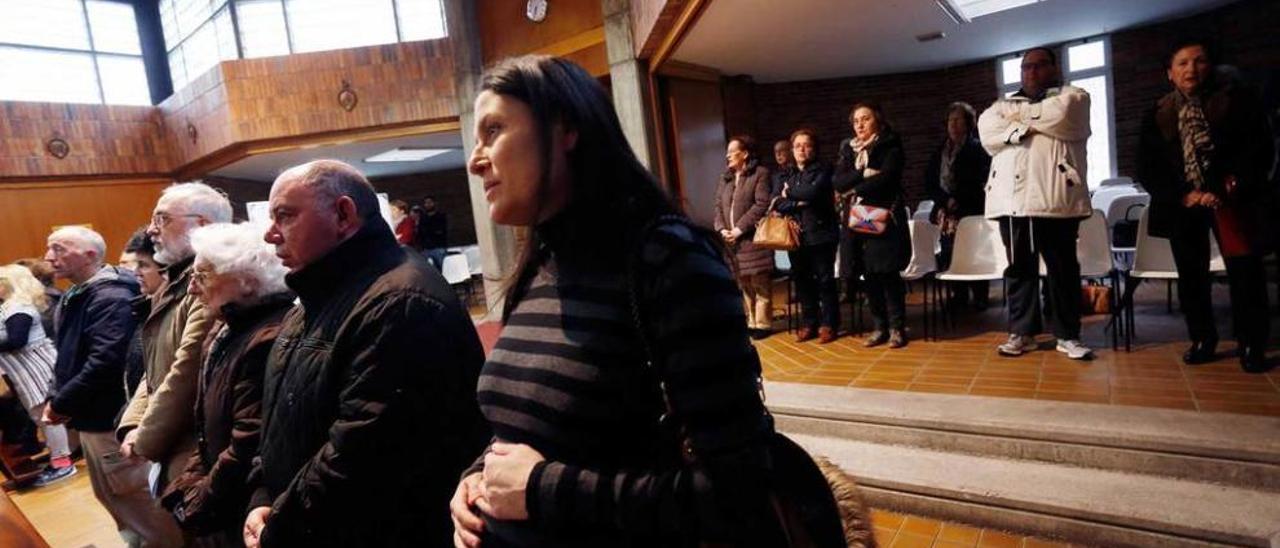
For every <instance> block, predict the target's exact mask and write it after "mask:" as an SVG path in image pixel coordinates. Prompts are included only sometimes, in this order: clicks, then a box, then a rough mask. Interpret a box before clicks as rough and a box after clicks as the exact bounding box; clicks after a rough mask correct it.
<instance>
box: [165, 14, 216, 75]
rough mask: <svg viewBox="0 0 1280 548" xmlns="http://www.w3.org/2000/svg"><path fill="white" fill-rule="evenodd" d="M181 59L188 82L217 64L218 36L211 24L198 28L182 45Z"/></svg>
mask: <svg viewBox="0 0 1280 548" xmlns="http://www.w3.org/2000/svg"><path fill="white" fill-rule="evenodd" d="M182 57H183V59H184V60H186V64H187V81H188V82H190V81H191V80H195V79H196V78H199V77H200V75H201V74H204V73H205V72H206V71H208V70H209V69H210V68H213V66H214V65H216V64H218V35H217V33H216V32H215V31H214V30H213V24H212V23H209V24H206V25H204V26H203V27H200V28H199V29H198V30H196V31H195V32H194V33H192V35H191V36H189V37H188V38H187V41H186V42H183V43H182ZM175 89H177V86H176V84H175Z"/></svg>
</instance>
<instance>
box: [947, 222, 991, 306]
mask: <svg viewBox="0 0 1280 548" xmlns="http://www.w3.org/2000/svg"><path fill="white" fill-rule="evenodd" d="M940 243H941V244H942V252H941V253H938V271H940V272H941V271H944V270H946V269H948V268H951V257H952V255H954V254H955V249H956V235H955V233H952V234H944V235H942V237H941V239H940ZM947 285H948V286H950V287H951V288H952V291H951V298H952V299H954V300H953V302H954V303H956V304H959V305H967V304H968V303H969V294H970V293H972V294H973V302H975V303H978V304H981V305H983V306H986V304H987V302H988V301H989V300H990V298H989V297H988V296H989V295H990V294H991V284H990V282H987V281H986V280H982V281H977V282H955V283H950V284H947Z"/></svg>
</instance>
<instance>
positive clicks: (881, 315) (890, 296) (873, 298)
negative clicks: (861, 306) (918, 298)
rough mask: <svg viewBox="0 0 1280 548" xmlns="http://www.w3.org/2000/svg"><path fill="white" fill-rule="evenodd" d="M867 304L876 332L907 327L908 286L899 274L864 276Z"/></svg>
mask: <svg viewBox="0 0 1280 548" xmlns="http://www.w3.org/2000/svg"><path fill="white" fill-rule="evenodd" d="M864 276H865V277H866V283H865V285H864V287H865V288H866V290H867V304H869V305H870V308H871V319H872V321H874V322H875V326H876V330H877V331H881V330H885V329H896V330H899V331H901V330H902V329H903V328H904V327H905V326H906V316H907V284H906V282H903V281H902V276H901V275H900V274H898V273H897V272H890V273H888V274H869V273H868V274H864Z"/></svg>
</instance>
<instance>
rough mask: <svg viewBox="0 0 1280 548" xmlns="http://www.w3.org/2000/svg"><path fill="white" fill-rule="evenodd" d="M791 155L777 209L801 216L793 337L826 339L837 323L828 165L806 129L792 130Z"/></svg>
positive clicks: (793, 269)
mask: <svg viewBox="0 0 1280 548" xmlns="http://www.w3.org/2000/svg"><path fill="white" fill-rule="evenodd" d="M791 154H792V155H793V156H794V157H795V161H796V168H795V169H794V170H793V171H792V172H791V174H790V177H789V178H788V179H787V181H786V183H785V184H784V185H783V188H782V194H781V196H782V200H781V201H780V203H779V204H778V209H779V210H780V211H783V212H784V213H788V214H791V215H794V216H795V217H796V219H798V220H799V221H800V248H799V249H797V250H795V251H794V252H792V253H791V272H792V275H793V276H795V280H796V293H798V294H799V297H800V308H801V313H802V315H803V317H804V318H803V320H804V325H803V326H802V327H801V328H800V334H799V335H797V336H796V341H797V342H804V341H807V340H809V339H812V338H814V337H815V336H816V337H818V342H819V343H822V344H826V343H829V342H831V341H834V340H835V339H836V330H837V329H839V327H840V302H839V299H838V298H837V295H836V279H835V265H836V241H837V239H838V237H839V236H838V232H837V228H838V227H839V224H838V222H837V220H836V210H835V197H834V194H833V192H832V187H831V166H829V165H827V164H826V163H824V162H822V161H820V160H818V138H817V137H816V136H815V135H814V133H813V131H811V130H808V129H799V130H796V131H795V132H794V133H792V134H791ZM819 302H821V309H819Z"/></svg>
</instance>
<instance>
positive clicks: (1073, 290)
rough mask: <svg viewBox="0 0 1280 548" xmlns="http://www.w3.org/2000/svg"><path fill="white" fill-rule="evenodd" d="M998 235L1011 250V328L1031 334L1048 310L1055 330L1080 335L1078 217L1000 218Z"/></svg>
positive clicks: (1061, 336) (1074, 336) (1056, 333)
mask: <svg viewBox="0 0 1280 548" xmlns="http://www.w3.org/2000/svg"><path fill="white" fill-rule="evenodd" d="M999 224H1000V238H1001V239H1003V240H1004V246H1005V249H1006V250H1008V254H1009V268H1008V269H1007V270H1005V273H1004V276H1005V278H1006V279H1008V281H1009V332H1010V333H1013V334H1015V335H1035V334H1037V333H1039V332H1040V331H1041V323H1040V316H1041V314H1042V313H1047V315H1048V316H1049V317H1050V319H1051V321H1052V324H1053V335H1054V336H1055V337H1057V338H1059V339H1079V338H1080V262H1079V260H1077V259H1076V236H1077V233H1078V232H1079V228H1080V220H1079V219H1050V218H1043V217H1002V218H1001V219H1000V221H999ZM1041 258H1043V259H1044V265H1045V271H1046V276H1045V279H1046V282H1047V284H1048V287H1047V288H1046V289H1047V291H1045V310H1043V311H1042V310H1041V308H1040V261H1039V259H1041Z"/></svg>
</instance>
